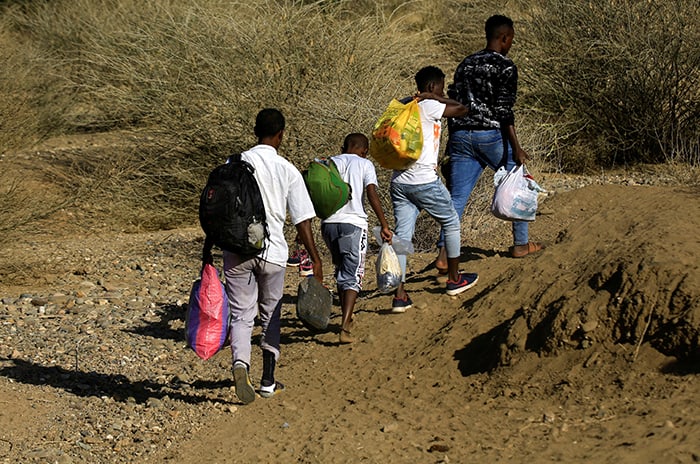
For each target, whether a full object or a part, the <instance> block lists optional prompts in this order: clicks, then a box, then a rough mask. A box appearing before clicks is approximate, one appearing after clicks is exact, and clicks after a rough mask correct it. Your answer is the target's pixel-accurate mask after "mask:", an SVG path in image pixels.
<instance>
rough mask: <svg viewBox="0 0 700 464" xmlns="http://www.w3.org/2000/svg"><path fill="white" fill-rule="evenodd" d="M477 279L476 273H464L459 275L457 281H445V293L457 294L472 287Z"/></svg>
mask: <svg viewBox="0 0 700 464" xmlns="http://www.w3.org/2000/svg"><path fill="white" fill-rule="evenodd" d="M478 280H479V275H478V274H473V273H464V274H460V275H459V279H457V281H456V282H455V281H452V280H448V281H447V294H448V295H450V296H454V295H459V294H460V293H462V292H463V291H465V290H467V289H469V288H472V287H473V286H474V285H476V282H477V281H478Z"/></svg>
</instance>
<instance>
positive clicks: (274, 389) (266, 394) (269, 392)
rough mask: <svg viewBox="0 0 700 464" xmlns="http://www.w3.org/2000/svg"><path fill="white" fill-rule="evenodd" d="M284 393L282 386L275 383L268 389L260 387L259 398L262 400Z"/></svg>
mask: <svg viewBox="0 0 700 464" xmlns="http://www.w3.org/2000/svg"><path fill="white" fill-rule="evenodd" d="M283 391H284V385H283V384H282V383H280V382H275V383H273V384H272V385H270V386H269V387H265V386H263V385H260V396H262V397H263V398H272V397H273V396H275V395H276V394H278V393H280V392H283Z"/></svg>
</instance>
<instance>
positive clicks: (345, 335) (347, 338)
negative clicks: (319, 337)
mask: <svg viewBox="0 0 700 464" xmlns="http://www.w3.org/2000/svg"><path fill="white" fill-rule="evenodd" d="M339 342H340V343H341V344H347V343H354V342H355V338H353V336H352V335H351V334H350V331H349V330H345V329H340V337H339Z"/></svg>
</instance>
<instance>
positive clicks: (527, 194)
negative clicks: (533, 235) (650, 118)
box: [491, 164, 545, 221]
mask: <svg viewBox="0 0 700 464" xmlns="http://www.w3.org/2000/svg"><path fill="white" fill-rule="evenodd" d="M493 179H494V184H495V185H496V191H495V192H494V194H493V201H492V202H491V213H493V215H494V216H496V217H497V218H499V219H504V220H506V221H534V220H535V214H536V213H537V195H538V193H540V192H544V191H545V190H544V189H543V188H542V187H540V186H539V185H538V184H537V182H535V180H534V179H533V178H532V176H530V175H529V174H528V173H527V171H526V170H525V165H522V164H521V165H520V166H515V167H513V169H511V170H510V172H506V170H505V168H503V167H501V168H499V169H498V171H496V174H494V176H493Z"/></svg>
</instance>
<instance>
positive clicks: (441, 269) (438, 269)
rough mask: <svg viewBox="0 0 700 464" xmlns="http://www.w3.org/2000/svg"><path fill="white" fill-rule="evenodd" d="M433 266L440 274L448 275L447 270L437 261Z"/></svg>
mask: <svg viewBox="0 0 700 464" xmlns="http://www.w3.org/2000/svg"><path fill="white" fill-rule="evenodd" d="M433 266H434V267H435V269H437V271H438V274H440V275H445V274H447V268H446V267H440V266H438V265H437V261H433Z"/></svg>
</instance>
